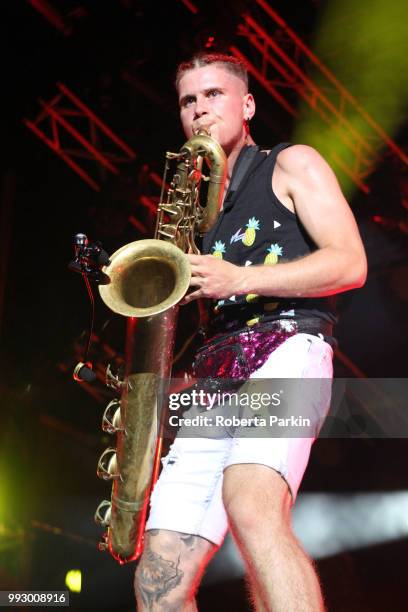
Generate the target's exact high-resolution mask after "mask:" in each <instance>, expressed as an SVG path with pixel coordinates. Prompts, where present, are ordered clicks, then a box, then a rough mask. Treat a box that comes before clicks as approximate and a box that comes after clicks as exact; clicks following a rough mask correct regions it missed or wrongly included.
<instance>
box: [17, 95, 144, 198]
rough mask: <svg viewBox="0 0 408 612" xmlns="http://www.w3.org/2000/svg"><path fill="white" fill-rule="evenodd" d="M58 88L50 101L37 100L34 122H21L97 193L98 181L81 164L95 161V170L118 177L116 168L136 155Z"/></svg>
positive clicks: (75, 98) (25, 120)
mask: <svg viewBox="0 0 408 612" xmlns="http://www.w3.org/2000/svg"><path fill="white" fill-rule="evenodd" d="M57 87H58V90H59V93H58V94H57V95H56V96H55V97H54V98H53V99H52V100H51V101H49V102H44V101H43V100H41V99H40V100H39V101H38V102H39V104H40V106H41V108H42V110H41V112H40V113H39V115H38V116H37V117H36V119H35V120H34V121H30V120H29V119H24V123H25V124H26V126H27V127H28V128H29V129H30V130H31V131H32V132H34V134H36V135H37V136H38V137H39V138H40V139H41V140H42V141H43V142H44V143H45V144H46V145H48V146H49V147H50V149H52V150H53V151H54V152H55V153H56V154H57V155H59V157H61V159H63V160H64V161H65V163H66V164H68V166H70V168H72V169H73V170H74V171H75V172H76V173H77V174H78V175H79V176H80V177H81V178H82V179H83V180H84V181H85V182H86V183H87V184H88V185H89V186H90V187H92V189H94V190H95V191H100V188H101V187H100V184H99V183H100V179H99V182H98V181H97V178H95V177H93V176H91V174H90V173H89V171H88V169H85V167H84V164H83V162H84V161H85V162H86V160H87V161H88V162H89V161H90V162H96V164H97V167H99V168H103V169H104V170H107V171H109V172H111V173H112V174H119V169H118V165H120V164H125V163H129V162H131V161H133V160H134V159H135V158H136V153H135V152H134V151H133V150H132V149H131V148H130V147H129V146H128V145H127V144H126V143H125V142H123V140H122V139H121V138H119V137H118V136H117V135H116V134H114V133H113V131H112V130H111V129H110V128H109V127H108V126H107V125H106V124H105V123H104V122H103V121H101V119H99V117H97V116H96V115H95V113H93V112H92V111H91V109H90V108H89V107H88V106H86V104H84V103H83V102H82V101H81V100H80V99H79V98H78V97H77V96H76V95H75V94H73V93H72V91H70V90H69V89H68V87H66V86H65V85H63V83H57ZM67 140H69V141H70V143H71V146H68V144H67ZM72 143H73V146H72ZM77 160H81V161H82V164H81V165H80V163H79V161H77ZM87 165H88V166H89V163H88V164H87ZM93 165H94V164H93ZM99 175H100V173H99Z"/></svg>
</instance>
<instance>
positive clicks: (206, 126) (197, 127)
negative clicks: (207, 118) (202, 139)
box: [192, 121, 213, 136]
mask: <svg viewBox="0 0 408 612" xmlns="http://www.w3.org/2000/svg"><path fill="white" fill-rule="evenodd" d="M212 125H213V124H212V123H205V122H199V121H197V122H196V123H194V124H193V125H192V131H193V134H198V132H200V131H204V132H207V134H208V135H209V136H211V128H212Z"/></svg>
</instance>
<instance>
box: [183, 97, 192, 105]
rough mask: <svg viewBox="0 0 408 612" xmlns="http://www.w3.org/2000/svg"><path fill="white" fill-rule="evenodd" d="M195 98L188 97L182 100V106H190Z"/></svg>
mask: <svg viewBox="0 0 408 612" xmlns="http://www.w3.org/2000/svg"><path fill="white" fill-rule="evenodd" d="M194 100H195V98H193V96H189V97H188V98H184V100H183V102H182V106H183V107H185V106H190V104H192V103H193V102H194Z"/></svg>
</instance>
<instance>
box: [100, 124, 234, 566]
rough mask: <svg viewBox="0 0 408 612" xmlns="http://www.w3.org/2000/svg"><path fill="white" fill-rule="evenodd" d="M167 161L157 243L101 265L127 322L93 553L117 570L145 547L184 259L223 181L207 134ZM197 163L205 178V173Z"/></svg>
mask: <svg viewBox="0 0 408 612" xmlns="http://www.w3.org/2000/svg"><path fill="white" fill-rule="evenodd" d="M171 160H175V162H176V164H177V167H176V172H175V174H174V176H173V179H172V180H171V182H170V187H169V188H168V189H167V193H166V197H165V198H164V194H165V191H166V188H165V184H166V181H165V180H163V186H162V190H161V197H160V202H159V204H158V212H157V220H156V228H155V234H154V238H153V239H148V240H138V241H136V242H131V243H129V244H127V245H125V246H123V247H122V248H120V249H119V250H117V251H116V252H115V253H114V254H113V255H112V256H110V257H109V259H110V264H109V265H108V266H106V267H104V268H103V272H104V274H106V275H107V276H108V277H109V281H110V282H109V283H108V284H104V285H100V286H99V292H100V295H101V298H102V300H103V301H104V302H105V304H106V305H107V306H108V307H109V308H110V309H111V310H113V311H114V312H115V313H118V314H121V315H123V316H125V317H129V319H128V324H127V339H126V348H125V362H126V366H125V375H124V378H123V380H119V379H118V378H115V377H114V376H113V375H112V373H111V372H110V370H109V368H108V372H107V382H108V384H109V385H110V386H113V387H115V388H116V390H117V391H118V392H119V394H120V399H115V400H112V401H111V402H110V403H109V405H108V406H107V408H106V409H105V412H104V415H103V420H102V428H103V430H104V431H106V432H108V433H110V434H116V448H113V447H111V448H108V449H106V450H105V451H104V452H103V453H102V455H101V457H100V459H99V463H98V469H97V474H98V476H99V477H101V478H103V479H105V480H112V493H111V499H110V500H104V501H102V502H101V504H100V505H99V506H98V508H97V510H96V514H95V519H96V521H97V522H98V523H100V524H101V525H102V526H104V527H107V532H106V533H105V534H104V539H103V542H101V544H100V548H101V549H107V550H108V551H109V552H110V553H111V554H112V556H113V557H114V558H115V559H117V560H118V561H119V562H120V563H125V562H127V561H132V560H134V559H137V558H138V556H139V555H140V554H141V552H142V550H143V535H144V528H145V521H146V514H147V509H148V502H149V498H150V493H151V490H152V487H153V485H154V483H155V481H156V479H157V477H158V472H159V465H160V455H161V444H162V427H163V420H162V415H163V414H164V410H165V408H166V399H165V398H166V391H167V389H168V384H169V380H170V376H171V365H172V359H173V348H174V340H175V330H176V323H177V314H178V304H179V302H180V301H181V299H182V298H183V297H184V295H185V294H186V292H187V289H188V287H189V284H190V278H191V271H190V264H189V262H188V258H187V257H186V253H196V254H197V253H199V250H198V248H197V246H196V243H195V236H196V235H197V234H201V235H202V234H204V233H205V232H207V231H208V230H209V229H211V228H212V227H213V225H214V224H215V222H216V220H217V218H218V215H219V211H220V208H221V204H222V195H223V189H224V184H225V177H226V169H227V161H226V156H225V153H224V151H223V149H222V147H221V146H220V144H219V143H218V142H217V141H216V140H214V139H213V138H211V137H210V136H209V135H208V134H207V133H206V132H205V131H204V130H200V131H199V132H198V133H197V134H195V135H194V136H192V137H191V138H190V139H189V140H188V141H187V142H186V143H185V144H184V145H183V147H182V148H181V149H180V151H179V153H169V152H168V153H166V172H167V170H168V169H169V164H170V161H171ZM204 160H205V162H206V164H207V166H208V167H209V171H210V172H209V177H204V175H203V174H202V166H203V162H204ZM166 172H165V176H166ZM203 179H204V180H207V181H208V191H207V199H206V204H205V206H203V205H202V204H201V202H200V187H201V184H202V180H203Z"/></svg>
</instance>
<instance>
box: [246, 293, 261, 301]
mask: <svg viewBox="0 0 408 612" xmlns="http://www.w3.org/2000/svg"><path fill="white" fill-rule="evenodd" d="M258 300H259V295H258V294H257V293H247V294H246V296H245V301H246V302H248V303H251V302H257V301H258Z"/></svg>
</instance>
